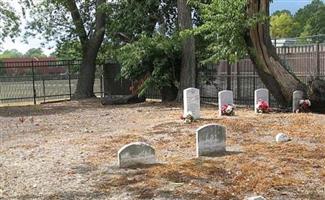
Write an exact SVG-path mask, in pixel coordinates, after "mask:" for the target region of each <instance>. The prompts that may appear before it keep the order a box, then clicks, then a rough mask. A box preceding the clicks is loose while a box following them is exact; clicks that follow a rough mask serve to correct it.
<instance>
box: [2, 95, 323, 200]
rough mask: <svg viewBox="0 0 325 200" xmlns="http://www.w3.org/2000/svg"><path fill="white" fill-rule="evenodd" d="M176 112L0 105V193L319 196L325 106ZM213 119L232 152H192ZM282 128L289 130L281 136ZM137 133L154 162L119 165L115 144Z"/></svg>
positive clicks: (92, 105) (177, 108) (91, 104)
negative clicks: (323, 109) (186, 117)
mask: <svg viewBox="0 0 325 200" xmlns="http://www.w3.org/2000/svg"><path fill="white" fill-rule="evenodd" d="M181 113H182V109H181V105H179V104H162V103H155V102H147V103H143V104H136V105H124V106H106V107H103V106H101V105H100V104H99V102H98V101H97V100H91V101H81V102H74V101H72V102H64V103H57V104H49V105H38V106H36V107H34V106H26V107H10V108H0V120H1V121H2V124H3V126H2V127H1V128H0V136H1V137H0V138H1V139H2V140H1V141H2V143H1V144H2V146H1V149H0V153H1V157H0V161H1V164H0V171H1V172H2V173H0V179H1V180H3V181H2V182H3V184H0V198H1V197H2V198H5V199H6V198H13V199H15V198H18V199H19V198H24V197H29V198H35V199H53V198H54V199H55V198H79V199H107V198H110V199H153V198H158V199H243V198H244V197H247V196H252V195H254V194H255V195H257V194H258V195H262V196H264V197H266V198H267V199H325V191H324V190H325V188H324V185H325V167H324V166H325V131H324V130H325V118H324V115H317V114H291V113H270V114H263V115H260V114H258V115H257V114H255V113H254V112H253V110H252V109H248V108H245V109H244V108H242V109H238V110H236V116H234V117H217V110H216V108H215V107H213V106H203V107H202V114H201V116H203V118H202V119H200V120H198V121H195V122H193V123H192V124H184V123H183V122H182V121H181V120H180V119H179V116H180V115H181ZM22 117H24V119H26V120H23V121H24V122H21V121H22V120H21V118H22ZM31 118H32V119H33V120H31ZM210 123H217V124H221V125H224V126H226V127H227V151H228V152H227V153H226V154H224V155H220V156H217V157H203V158H196V157H195V130H196V129H197V128H199V127H200V126H202V125H205V124H210ZM280 132H283V133H286V134H288V135H289V136H290V138H291V139H292V140H291V141H290V142H287V143H282V144H277V143H276V142H275V139H274V138H275V135H276V134H278V133H280ZM136 141H142V142H147V143H149V144H151V145H152V146H154V147H155V149H156V153H157V157H158V160H159V161H160V163H159V164H157V165H152V166H148V167H140V168H134V169H119V168H118V167H117V151H118V150H119V149H120V148H121V147H122V146H124V145H125V144H127V143H130V142H136ZM43 166H47V167H46V168H44V167H43ZM35 185H36V186H35Z"/></svg>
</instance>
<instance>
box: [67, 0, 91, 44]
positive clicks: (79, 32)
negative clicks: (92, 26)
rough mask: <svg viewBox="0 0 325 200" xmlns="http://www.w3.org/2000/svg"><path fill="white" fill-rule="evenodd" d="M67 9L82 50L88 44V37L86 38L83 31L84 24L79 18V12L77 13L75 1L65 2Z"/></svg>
mask: <svg viewBox="0 0 325 200" xmlns="http://www.w3.org/2000/svg"><path fill="white" fill-rule="evenodd" d="M67 9H68V10H69V11H70V13H71V17H72V20H73V24H74V25H75V27H76V32H77V35H78V37H79V39H80V42H81V45H82V47H83V48H84V47H85V46H86V44H87V42H88V37H87V33H86V30H85V26H84V22H83V20H82V18H81V15H80V12H79V10H78V7H77V4H76V1H75V0H68V1H67Z"/></svg>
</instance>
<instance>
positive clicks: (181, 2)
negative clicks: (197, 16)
mask: <svg viewBox="0 0 325 200" xmlns="http://www.w3.org/2000/svg"><path fill="white" fill-rule="evenodd" d="M177 10H178V24H179V29H180V31H182V30H185V29H192V28H193V23H192V17H191V8H190V7H189V6H188V5H187V0H177ZM195 71H196V62H195V40H194V37H193V36H191V37H189V38H187V39H185V40H184V41H183V43H182V63H181V71H180V85H179V88H178V95H177V99H178V100H179V101H181V100H182V98H183V90H184V89H186V88H189V87H195V78H196V74H195Z"/></svg>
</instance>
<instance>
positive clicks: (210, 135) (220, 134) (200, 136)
mask: <svg viewBox="0 0 325 200" xmlns="http://www.w3.org/2000/svg"><path fill="white" fill-rule="evenodd" d="M225 151H226V128H225V127H224V126H220V125H218V124H208V125H205V126H202V127H200V128H199V129H197V130H196V155H197V157H199V156H213V155H217V154H220V153H224V152H225Z"/></svg>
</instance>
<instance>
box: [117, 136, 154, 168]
mask: <svg viewBox="0 0 325 200" xmlns="http://www.w3.org/2000/svg"><path fill="white" fill-rule="evenodd" d="M117 156H118V165H119V167H133V166H137V165H147V164H155V163H156V154H155V149H154V148H153V147H151V146H150V145H149V144H146V143H144V142H134V143H130V144H127V145H125V146H123V147H122V148H121V149H120V150H119V151H118V155H117Z"/></svg>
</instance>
